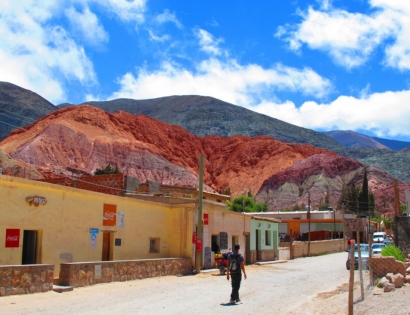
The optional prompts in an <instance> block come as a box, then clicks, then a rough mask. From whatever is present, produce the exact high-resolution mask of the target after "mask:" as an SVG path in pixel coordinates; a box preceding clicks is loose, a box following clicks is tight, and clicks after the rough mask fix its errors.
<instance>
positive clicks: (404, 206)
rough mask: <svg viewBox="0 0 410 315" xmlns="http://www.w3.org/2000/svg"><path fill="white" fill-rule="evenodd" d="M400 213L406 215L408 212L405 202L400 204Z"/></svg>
mask: <svg viewBox="0 0 410 315" xmlns="http://www.w3.org/2000/svg"><path fill="white" fill-rule="evenodd" d="M400 213H401V214H402V215H406V213H407V206H406V205H405V204H404V205H400Z"/></svg>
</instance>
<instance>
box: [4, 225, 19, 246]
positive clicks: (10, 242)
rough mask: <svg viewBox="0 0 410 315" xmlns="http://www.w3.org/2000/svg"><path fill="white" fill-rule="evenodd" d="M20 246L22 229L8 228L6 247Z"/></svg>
mask: <svg viewBox="0 0 410 315" xmlns="http://www.w3.org/2000/svg"><path fill="white" fill-rule="evenodd" d="M19 246H20V229H6V247H9V248H10V247H19Z"/></svg>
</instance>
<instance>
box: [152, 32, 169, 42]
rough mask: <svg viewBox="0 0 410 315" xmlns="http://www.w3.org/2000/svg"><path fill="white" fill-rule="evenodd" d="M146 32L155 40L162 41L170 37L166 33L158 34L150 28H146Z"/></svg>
mask: <svg viewBox="0 0 410 315" xmlns="http://www.w3.org/2000/svg"><path fill="white" fill-rule="evenodd" d="M148 34H149V37H150V39H151V40H153V41H156V42H164V41H167V40H169V39H170V36H169V35H168V34H165V35H162V36H158V35H156V34H155V33H154V32H153V31H152V30H150V29H148Z"/></svg>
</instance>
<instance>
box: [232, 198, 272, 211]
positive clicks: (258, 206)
mask: <svg viewBox="0 0 410 315" xmlns="http://www.w3.org/2000/svg"><path fill="white" fill-rule="evenodd" d="M228 210H231V211H234V212H266V211H268V205H267V204H266V203H255V201H254V200H253V198H252V197H247V196H240V197H236V198H235V199H234V200H233V201H232V202H229V203H228Z"/></svg>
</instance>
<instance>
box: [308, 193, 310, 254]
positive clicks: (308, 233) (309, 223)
mask: <svg viewBox="0 0 410 315" xmlns="http://www.w3.org/2000/svg"><path fill="white" fill-rule="evenodd" d="M308 220H309V224H308V256H310V191H308Z"/></svg>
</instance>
